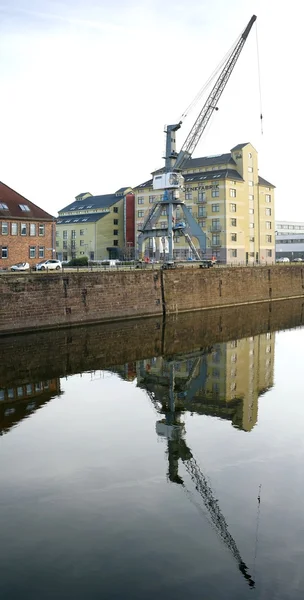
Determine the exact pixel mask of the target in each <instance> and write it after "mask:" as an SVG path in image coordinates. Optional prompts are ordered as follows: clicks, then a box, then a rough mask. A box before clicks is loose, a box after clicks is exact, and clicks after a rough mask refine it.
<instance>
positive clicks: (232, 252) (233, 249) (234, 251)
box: [231, 248, 237, 360]
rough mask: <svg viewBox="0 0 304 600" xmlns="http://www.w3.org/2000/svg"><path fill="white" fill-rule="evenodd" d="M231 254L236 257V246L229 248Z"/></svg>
mask: <svg viewBox="0 0 304 600" xmlns="http://www.w3.org/2000/svg"><path fill="white" fill-rule="evenodd" d="M231 256H232V257H233V258H236V257H237V249H236V248H232V250H231ZM231 360H232V359H231Z"/></svg>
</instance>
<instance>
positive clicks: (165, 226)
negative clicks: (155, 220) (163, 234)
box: [160, 221, 167, 229]
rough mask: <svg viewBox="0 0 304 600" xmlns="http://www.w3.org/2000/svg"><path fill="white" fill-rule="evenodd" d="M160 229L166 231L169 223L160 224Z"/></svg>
mask: <svg viewBox="0 0 304 600" xmlns="http://www.w3.org/2000/svg"><path fill="white" fill-rule="evenodd" d="M160 228H161V229H166V228H167V223H165V222H164V221H163V222H162V223H161V224H160Z"/></svg>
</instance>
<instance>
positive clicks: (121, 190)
mask: <svg viewBox="0 0 304 600" xmlns="http://www.w3.org/2000/svg"><path fill="white" fill-rule="evenodd" d="M129 189H130V187H122V188H119V190H117V192H115V194H124V193H125V192H126V191H127V190H129Z"/></svg>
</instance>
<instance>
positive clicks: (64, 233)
mask: <svg viewBox="0 0 304 600" xmlns="http://www.w3.org/2000/svg"><path fill="white" fill-rule="evenodd" d="M63 239H64V240H67V239H68V232H67V230H65V231H64V232H63Z"/></svg>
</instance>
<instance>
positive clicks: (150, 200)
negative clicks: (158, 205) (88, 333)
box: [149, 196, 156, 204]
mask: <svg viewBox="0 0 304 600" xmlns="http://www.w3.org/2000/svg"><path fill="white" fill-rule="evenodd" d="M155 198H156V196H149V204H153V202H155Z"/></svg>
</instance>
